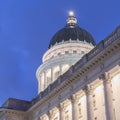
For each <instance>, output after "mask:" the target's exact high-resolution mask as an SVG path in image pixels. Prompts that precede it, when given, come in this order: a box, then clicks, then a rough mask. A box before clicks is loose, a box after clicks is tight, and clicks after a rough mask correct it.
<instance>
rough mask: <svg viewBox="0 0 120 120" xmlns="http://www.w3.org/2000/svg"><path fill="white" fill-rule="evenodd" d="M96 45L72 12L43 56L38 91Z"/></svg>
mask: <svg viewBox="0 0 120 120" xmlns="http://www.w3.org/2000/svg"><path fill="white" fill-rule="evenodd" d="M94 46H95V42H94V39H93V37H92V36H91V34H90V33H89V32H87V31H86V30H84V29H82V28H80V27H79V26H78V24H77V19H76V18H75V16H74V13H73V12H71V13H70V14H69V17H68V19H67V24H66V26H65V27H64V28H63V29H61V30H59V31H58V32H57V33H56V34H55V35H54V36H53V38H52V40H51V41H50V44H49V49H48V50H47V51H46V52H45V53H44V55H43V58H42V62H43V63H42V64H41V65H40V66H39V67H38V69H37V72H36V76H37V79H38V93H40V92H42V91H44V90H45V89H46V88H47V87H48V86H49V85H51V84H52V83H53V82H55V81H56V80H57V79H59V77H60V76H61V75H63V74H64V73H65V72H66V71H67V70H68V69H69V68H70V67H71V66H72V65H74V64H75V63H76V62H77V61H78V60H80V59H81V58H82V57H83V56H84V55H85V54H87V53H88V52H89V51H90V50H92V49H93V48H94Z"/></svg>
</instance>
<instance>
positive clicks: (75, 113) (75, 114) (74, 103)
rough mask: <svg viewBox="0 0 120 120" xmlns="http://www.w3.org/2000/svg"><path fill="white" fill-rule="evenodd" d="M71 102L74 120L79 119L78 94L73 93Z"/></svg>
mask: <svg viewBox="0 0 120 120" xmlns="http://www.w3.org/2000/svg"><path fill="white" fill-rule="evenodd" d="M71 103H72V120H77V119H78V110H77V107H78V106H77V105H78V98H77V96H76V95H73V96H72V97H71Z"/></svg>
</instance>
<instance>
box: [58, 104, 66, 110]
mask: <svg viewBox="0 0 120 120" xmlns="http://www.w3.org/2000/svg"><path fill="white" fill-rule="evenodd" d="M57 108H58V110H59V111H63V110H64V105H63V104H62V103H60V104H59V105H58V106H57Z"/></svg>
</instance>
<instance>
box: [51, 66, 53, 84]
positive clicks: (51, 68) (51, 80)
mask: <svg viewBox="0 0 120 120" xmlns="http://www.w3.org/2000/svg"><path fill="white" fill-rule="evenodd" d="M52 82H53V68H51V83H52Z"/></svg>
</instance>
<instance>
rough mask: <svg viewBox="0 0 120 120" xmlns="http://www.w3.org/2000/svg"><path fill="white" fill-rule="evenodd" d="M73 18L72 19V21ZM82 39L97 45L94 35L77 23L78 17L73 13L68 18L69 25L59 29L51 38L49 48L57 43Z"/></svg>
mask: <svg viewBox="0 0 120 120" xmlns="http://www.w3.org/2000/svg"><path fill="white" fill-rule="evenodd" d="M71 20H72V21H71ZM70 40H71V41H82V42H84V41H85V42H87V43H90V44H92V45H95V44H96V43H95V41H94V39H93V37H92V35H91V34H90V33H89V32H87V31H86V30H84V29H82V28H80V27H79V25H78V24H77V20H76V18H75V17H74V16H73V15H71V16H69V18H68V22H67V25H66V26H65V27H64V28H62V29H61V30H59V31H58V32H57V33H56V34H55V35H54V36H53V37H52V39H51V41H50V44H49V48H51V47H52V46H54V45H56V44H60V43H64V42H69V41H70Z"/></svg>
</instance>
